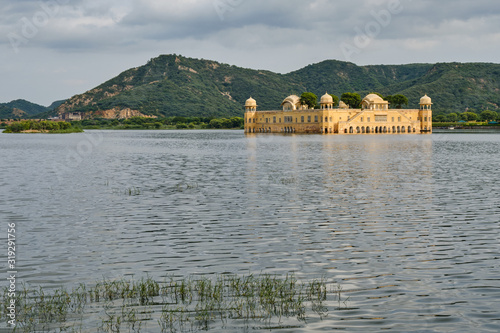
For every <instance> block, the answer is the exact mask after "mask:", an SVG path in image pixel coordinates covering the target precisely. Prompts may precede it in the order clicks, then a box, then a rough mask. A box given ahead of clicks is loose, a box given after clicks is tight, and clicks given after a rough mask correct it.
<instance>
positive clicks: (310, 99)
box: [300, 92, 318, 109]
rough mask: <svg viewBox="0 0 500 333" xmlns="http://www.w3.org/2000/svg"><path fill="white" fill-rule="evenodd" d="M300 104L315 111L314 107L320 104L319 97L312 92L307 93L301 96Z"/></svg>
mask: <svg viewBox="0 0 500 333" xmlns="http://www.w3.org/2000/svg"><path fill="white" fill-rule="evenodd" d="M300 103H301V104H305V105H307V106H308V107H309V108H310V109H314V107H315V106H316V105H317V104H318V96H316V95H315V94H313V93H312V92H305V93H303V94H302V95H300Z"/></svg>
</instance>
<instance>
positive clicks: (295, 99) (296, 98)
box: [281, 95, 300, 105]
mask: <svg viewBox="0 0 500 333" xmlns="http://www.w3.org/2000/svg"><path fill="white" fill-rule="evenodd" d="M286 102H288V103H291V104H294V105H300V97H299V96H297V95H290V96H288V97H287V98H285V100H284V101H283V103H281V104H285V103H286Z"/></svg>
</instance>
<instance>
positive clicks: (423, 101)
mask: <svg viewBox="0 0 500 333" xmlns="http://www.w3.org/2000/svg"><path fill="white" fill-rule="evenodd" d="M431 104H432V99H431V98H430V97H429V96H427V94H425V96H424V97H422V98H421V99H420V105H431Z"/></svg>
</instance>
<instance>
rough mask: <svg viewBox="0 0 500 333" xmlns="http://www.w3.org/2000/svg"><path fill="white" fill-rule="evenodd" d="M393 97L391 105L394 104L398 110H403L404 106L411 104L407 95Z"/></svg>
mask: <svg viewBox="0 0 500 333" xmlns="http://www.w3.org/2000/svg"><path fill="white" fill-rule="evenodd" d="M391 97H392V98H391V99H392V101H390V102H389V103H392V104H393V105H394V106H395V108H396V109H401V108H402V107H403V105H408V103H409V101H408V98H407V97H406V96H405V95H401V94H397V95H394V96H391Z"/></svg>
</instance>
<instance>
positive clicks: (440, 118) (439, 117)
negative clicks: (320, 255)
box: [433, 114, 446, 123]
mask: <svg viewBox="0 0 500 333" xmlns="http://www.w3.org/2000/svg"><path fill="white" fill-rule="evenodd" d="M433 121H435V122H438V123H444V122H445V121H446V116H444V115H442V114H440V115H437V116H435V117H434V118H433Z"/></svg>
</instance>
